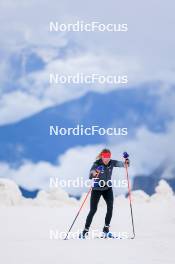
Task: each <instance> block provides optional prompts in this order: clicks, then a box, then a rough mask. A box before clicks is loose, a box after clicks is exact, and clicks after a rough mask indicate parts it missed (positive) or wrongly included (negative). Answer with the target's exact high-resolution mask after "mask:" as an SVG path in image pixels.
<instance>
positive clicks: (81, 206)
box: [64, 187, 92, 240]
mask: <svg viewBox="0 0 175 264" xmlns="http://www.w3.org/2000/svg"><path fill="white" fill-rule="evenodd" d="M91 191H92V187H91V188H90V189H89V191H88V193H87V194H86V197H85V198H84V201H83V203H82V205H81V207H80V209H79V210H78V213H77V215H76V216H75V218H74V220H73V222H72V225H71V226H70V228H69V230H68V232H67V234H66V237H65V239H64V240H66V239H67V237H68V235H69V233H70V231H71V229H72V227H73V225H74V223H75V221H76V220H77V217H78V216H79V214H80V211H81V209H82V208H83V205H84V204H85V202H86V200H87V198H88V196H89V194H90V192H91Z"/></svg>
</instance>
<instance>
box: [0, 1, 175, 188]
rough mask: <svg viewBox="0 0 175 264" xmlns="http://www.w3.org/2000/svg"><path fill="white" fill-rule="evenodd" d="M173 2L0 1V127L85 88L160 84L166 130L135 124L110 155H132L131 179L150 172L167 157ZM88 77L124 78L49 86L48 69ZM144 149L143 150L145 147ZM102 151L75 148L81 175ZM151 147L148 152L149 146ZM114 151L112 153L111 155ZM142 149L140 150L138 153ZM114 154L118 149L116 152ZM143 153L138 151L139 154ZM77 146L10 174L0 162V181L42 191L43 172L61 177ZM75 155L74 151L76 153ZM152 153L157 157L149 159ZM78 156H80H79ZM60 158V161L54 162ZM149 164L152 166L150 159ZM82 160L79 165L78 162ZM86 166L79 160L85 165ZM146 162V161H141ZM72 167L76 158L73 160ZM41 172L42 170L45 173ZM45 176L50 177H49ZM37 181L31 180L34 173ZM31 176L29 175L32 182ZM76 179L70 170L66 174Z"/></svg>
mask: <svg viewBox="0 0 175 264" xmlns="http://www.w3.org/2000/svg"><path fill="white" fill-rule="evenodd" d="M174 8H175V4H174V1H166V2H165V1H162V2H160V1H157V0H155V1H151V0H148V1H144V2H143V1H142V2H140V1H138V0H134V1H132V2H131V1H129V0H128V1H114V0H109V1H107V2H102V1H92V0H90V1H88V2H87V3H84V2H82V1H57V0H52V1H46V0H44V1H40V0H38V1H33V0H31V1H25V0H24V1H19V0H14V1H12V0H11V1H8V0H6V1H3V0H2V1H1V3H0V10H1V11H0V31H1V39H0V126H4V125H7V124H12V123H17V122H19V121H21V120H24V119H25V118H27V117H29V116H32V115H34V114H36V113H38V112H40V111H42V110H44V109H47V108H48V107H51V106H54V105H58V104H62V103H64V102H69V101H70V100H72V99H75V98H80V97H81V96H83V95H85V94H86V93H87V92H89V91H96V92H99V93H102V92H103V93H107V92H109V91H111V90H113V89H126V91H127V89H141V85H140V84H143V83H154V82H160V83H161V85H159V87H158V89H157V90H153V91H152V93H153V94H154V93H157V94H159V95H161V96H160V98H161V99H160V102H159V105H158V108H159V109H158V114H160V115H161V113H167V114H169V113H171V115H172V116H173V119H172V120H171V122H170V123H168V124H167V130H166V132H165V133H162V134H159V135H157V134H156V133H152V132H150V131H148V130H147V129H146V128H144V127H139V128H138V131H137V133H136V135H135V138H134V139H132V140H129V141H127V142H126V143H122V144H121V145H120V146H118V145H117V146H115V142H109V144H110V146H111V148H112V149H113V151H114V153H115V155H117V156H119V153H121V152H122V150H123V149H125V148H127V149H128V150H130V152H131V153H134V164H135V165H134V166H133V168H131V175H132V176H133V175H135V174H136V173H143V172H145V173H149V172H150V171H151V170H152V169H154V168H155V167H156V166H158V165H159V164H160V162H164V158H165V156H172V155H173V149H174V148H173V146H172V144H173V143H172V142H173V138H174V130H175V123H174V102H175V90H174V83H175V77H174V76H175V75H174V71H175V54H174V46H175V36H174V34H173V32H174V24H175V17H174ZM77 20H82V21H85V22H91V21H99V22H102V23H127V24H128V29H129V30H128V32H127V33H126V32H118V33H109V32H105V33H100V32H98V33H89V32H83V33H82V34H80V33H79V32H77V33H76V32H70V33H58V32H55V33H53V32H49V22H50V21H58V22H60V23H63V22H64V23H71V22H74V23H75V22H76V21H77ZM54 71H55V72H59V73H62V74H64V73H70V74H74V73H76V72H83V73H85V74H90V73H92V72H97V73H102V74H116V73H119V74H127V75H128V78H129V84H128V85H127V87H124V86H122V87H121V86H116V85H115V86H114V85H112V86H98V85H97V86H94V85H88V86H87V85H82V86H81V87H79V86H76V85H74V86H71V87H70V85H57V86H52V87H50V85H49V83H48V76H49V73H50V72H54ZM147 146H149V147H147ZM100 147H101V146H87V147H85V148H83V149H81V152H82V153H84V154H83V156H81V157H80V158H81V159H82V164H84V165H82V166H81V169H80V173H81V174H83V175H84V174H85V172H87V170H88V168H89V165H90V164H91V162H92V158H89V157H90V156H91V157H92V154H93V156H95V153H96V152H98V150H99V149H100ZM149 148H152V149H153V150H152V151H151V152H150V149H149ZM116 149H117V151H116ZM143 149H144V151H143ZM119 150H120V151H119ZM141 150H142V151H141ZM78 151H79V146H77V148H75V149H69V150H67V152H66V153H64V155H63V156H62V157H58V161H59V162H58V164H57V165H53V164H48V163H45V162H43V161H41V162H40V163H38V164H33V163H32V162H31V161H26V162H25V164H23V166H21V167H20V168H18V170H15V169H13V168H10V166H9V165H8V164H1V174H0V175H1V176H3V175H8V177H10V178H13V179H15V180H16V181H17V182H18V183H19V184H22V185H24V186H27V187H30V188H35V187H43V188H44V187H46V185H47V182H48V175H53V174H61V175H63V177H67V176H66V175H68V171H67V162H68V161H69V159H70V160H72V158H73V155H74V154H73V153H74V152H75V153H78ZM76 155H78V154H76ZM155 155H157V156H158V158H156V159H155ZM83 158H84V159H83ZM60 159H61V162H60ZM154 159H155V161H154ZM83 160H84V162H83ZM86 160H87V161H88V162H85V161H86ZM145 160H146V161H145ZM75 162H76V161H75ZM44 172H45V173H44ZM47 172H48V173H47ZM35 173H36V174H37V175H39V177H38V178H37V180H36V176H35ZM30 175H32V176H31V177H30ZM72 175H73V176H72V177H75V176H76V171H73V172H72Z"/></svg>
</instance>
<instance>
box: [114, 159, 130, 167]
mask: <svg viewBox="0 0 175 264" xmlns="http://www.w3.org/2000/svg"><path fill="white" fill-rule="evenodd" d="M126 162H127V164H128V166H130V160H129V159H126ZM112 163H113V166H114V167H125V162H124V161H119V160H112Z"/></svg>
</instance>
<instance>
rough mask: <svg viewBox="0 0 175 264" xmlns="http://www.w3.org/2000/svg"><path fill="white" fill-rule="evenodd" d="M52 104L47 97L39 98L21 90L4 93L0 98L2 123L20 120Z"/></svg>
mask: <svg viewBox="0 0 175 264" xmlns="http://www.w3.org/2000/svg"><path fill="white" fill-rule="evenodd" d="M50 105H52V103H51V102H50V101H49V100H48V99H46V98H45V99H44V100H39V99H37V98H36V97H34V96H32V95H29V94H26V93H24V92H20V91H16V92H11V93H9V94H4V95H3V96H2V97H1V99H0V108H1V111H0V125H4V124H8V123H13V122H17V121H20V120H21V119H22V118H26V117H29V116H31V115H33V114H35V113H37V112H39V111H41V110H43V109H44V108H46V107H49V106H50Z"/></svg>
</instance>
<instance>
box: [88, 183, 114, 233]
mask: <svg viewBox="0 0 175 264" xmlns="http://www.w3.org/2000/svg"><path fill="white" fill-rule="evenodd" d="M101 196H103V198H104V200H105V202H106V205H107V213H106V217H105V225H106V226H109V224H110V222H111V218H112V211H113V201H114V197H113V191H112V188H109V189H107V190H104V191H100V190H92V192H91V199H90V212H89V214H88V216H87V218H86V224H85V228H87V229H89V227H90V225H91V222H92V219H93V216H94V214H95V213H96V211H97V206H98V202H99V200H100V197H101Z"/></svg>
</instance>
